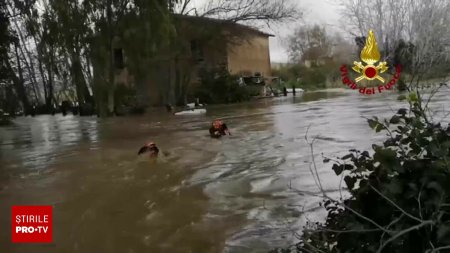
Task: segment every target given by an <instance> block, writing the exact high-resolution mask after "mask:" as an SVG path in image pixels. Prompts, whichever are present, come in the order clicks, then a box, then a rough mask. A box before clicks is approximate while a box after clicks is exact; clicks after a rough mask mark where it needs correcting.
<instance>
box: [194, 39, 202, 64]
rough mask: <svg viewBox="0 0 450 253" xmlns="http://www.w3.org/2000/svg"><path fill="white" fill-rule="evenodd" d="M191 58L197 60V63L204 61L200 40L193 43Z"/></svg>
mask: <svg viewBox="0 0 450 253" xmlns="http://www.w3.org/2000/svg"><path fill="white" fill-rule="evenodd" d="M191 56H192V59H194V60H196V61H197V62H202V61H204V57H203V47H202V45H201V43H200V42H199V41H198V40H192V41H191Z"/></svg>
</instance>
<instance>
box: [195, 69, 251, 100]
mask: <svg viewBox="0 0 450 253" xmlns="http://www.w3.org/2000/svg"><path fill="white" fill-rule="evenodd" d="M200 77H201V82H200V85H199V86H198V87H196V88H195V89H194V91H193V95H194V97H196V98H199V99H200V101H202V102H203V103H207V104H226V103H235V102H243V101H247V100H249V99H250V98H251V96H252V95H257V94H255V93H253V94H252V92H251V91H250V89H248V88H246V87H243V86H239V83H238V76H233V75H230V73H229V72H228V71H227V70H225V69H211V70H204V71H202V72H201V73H200ZM253 92H255V91H253Z"/></svg>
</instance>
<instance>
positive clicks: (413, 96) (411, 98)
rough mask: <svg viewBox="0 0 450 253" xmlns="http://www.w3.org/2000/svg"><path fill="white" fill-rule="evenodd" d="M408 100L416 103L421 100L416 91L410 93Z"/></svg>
mask: <svg viewBox="0 0 450 253" xmlns="http://www.w3.org/2000/svg"><path fill="white" fill-rule="evenodd" d="M407 100H408V102H410V103H416V102H417V101H418V100H419V98H418V96H417V93H416V92H415V91H412V92H411V93H409V95H408V98H407Z"/></svg>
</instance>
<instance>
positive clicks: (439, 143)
mask: <svg viewBox="0 0 450 253" xmlns="http://www.w3.org/2000/svg"><path fill="white" fill-rule="evenodd" d="M411 101H412V102H411ZM410 102H411V103H412V104H411V109H410V110H408V109H400V110H399V111H398V112H397V113H396V114H395V115H394V116H393V117H392V118H391V119H390V120H389V121H387V120H384V121H380V120H378V118H376V117H375V118H373V119H369V120H368V123H369V125H370V127H371V128H372V129H374V130H375V131H376V132H381V131H385V132H386V133H387V134H388V136H389V138H388V139H387V140H385V141H384V143H383V144H382V145H373V151H374V152H373V154H370V153H369V152H368V151H363V152H362V151H358V150H350V153H349V154H347V155H345V156H343V157H341V158H340V159H338V160H337V161H336V162H335V164H333V167H332V169H333V170H334V172H335V173H336V175H338V176H342V177H343V180H344V182H345V184H346V186H347V189H348V191H349V192H350V195H351V197H349V198H348V199H346V200H344V201H338V200H335V199H332V198H330V197H328V196H327V195H326V193H324V194H325V202H324V206H325V208H326V210H327V211H328V216H327V219H326V222H325V223H323V224H322V223H315V224H308V225H307V226H306V229H305V231H304V234H303V236H302V240H301V242H300V243H299V244H298V245H297V246H296V247H295V249H293V252H352V253H355V252H361V253H362V252H364V253H366V252H408V253H414V252H417V253H424V252H449V251H450V166H449V162H450V161H449V160H450V127H449V126H442V125H441V124H435V123H432V122H430V121H429V120H428V119H427V117H426V115H425V114H424V113H423V110H422V109H421V107H420V106H419V104H418V103H417V102H414V99H411V100H410ZM329 161H330V160H329V159H325V160H324V162H329ZM284 252H288V251H286V250H285V251H284Z"/></svg>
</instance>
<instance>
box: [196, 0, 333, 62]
mask: <svg viewBox="0 0 450 253" xmlns="http://www.w3.org/2000/svg"><path fill="white" fill-rule="evenodd" d="M207 1H209V0H193V2H194V5H195V7H197V8H201V6H204V4H205V2H207ZM274 1H276V0H274ZM292 1H294V2H297V4H298V6H299V7H300V9H301V10H303V12H304V18H303V21H300V20H299V21H297V22H292V23H290V24H283V25H282V26H273V27H271V28H266V29H263V30H265V31H266V32H269V33H271V34H274V35H275V36H276V37H275V38H270V57H271V61H272V62H287V61H288V53H287V50H286V46H285V38H286V36H288V35H289V34H290V33H291V32H292V31H293V29H295V27H296V26H298V25H299V24H301V23H302V22H306V23H310V24H323V25H326V27H327V29H330V30H331V29H332V30H337V29H338V28H339V25H338V24H339V18H340V15H339V8H338V6H337V5H336V2H338V1H336V0H292Z"/></svg>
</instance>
